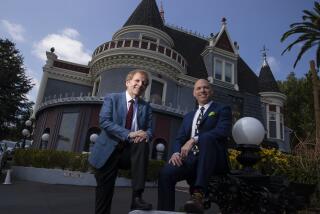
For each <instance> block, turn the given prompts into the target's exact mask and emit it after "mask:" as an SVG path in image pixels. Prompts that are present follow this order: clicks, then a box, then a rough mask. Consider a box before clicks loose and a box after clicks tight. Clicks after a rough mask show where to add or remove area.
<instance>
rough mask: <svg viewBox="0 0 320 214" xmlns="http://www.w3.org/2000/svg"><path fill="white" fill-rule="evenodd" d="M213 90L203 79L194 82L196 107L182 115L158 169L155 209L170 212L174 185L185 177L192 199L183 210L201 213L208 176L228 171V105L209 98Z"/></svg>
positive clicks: (229, 126)
mask: <svg viewBox="0 0 320 214" xmlns="http://www.w3.org/2000/svg"><path fill="white" fill-rule="evenodd" d="M212 95H213V89H212V87H211V85H210V83H209V82H208V81H207V80H205V79H199V80H198V81H196V83H195V85H194V90H193V96H194V97H195V98H196V100H197V103H198V108H197V109H196V110H195V111H192V112H189V113H188V114H186V115H185V117H184V119H183V122H182V125H181V127H180V129H179V131H178V134H177V137H176V140H175V143H174V145H173V154H172V156H171V158H170V160H169V163H168V164H167V165H165V167H164V168H163V169H162V170H161V172H160V176H159V183H158V184H159V189H158V209H159V210H168V211H173V210H174V208H175V185H176V183H177V182H178V181H181V180H186V181H187V182H188V184H189V185H190V193H191V199H190V200H188V201H187V202H186V203H185V205H184V208H185V211H186V212H188V213H189V212H190V213H203V212H204V207H203V200H204V196H205V194H206V193H207V186H208V179H209V177H210V176H211V175H214V174H220V173H226V172H227V171H228V170H229V167H228V159H227V148H226V140H227V138H228V136H229V135H230V132H231V126H232V124H231V123H232V122H231V121H232V120H231V118H232V117H231V108H230V107H228V106H224V105H221V104H218V103H215V102H213V101H211V98H212Z"/></svg>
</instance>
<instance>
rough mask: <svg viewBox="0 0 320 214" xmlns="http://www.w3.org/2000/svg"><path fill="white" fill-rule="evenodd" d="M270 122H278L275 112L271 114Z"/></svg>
mask: <svg viewBox="0 0 320 214" xmlns="http://www.w3.org/2000/svg"><path fill="white" fill-rule="evenodd" d="M269 120H272V121H275V120H276V114H275V113H273V112H269Z"/></svg>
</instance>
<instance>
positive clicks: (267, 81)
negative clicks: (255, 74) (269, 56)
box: [259, 60, 281, 93]
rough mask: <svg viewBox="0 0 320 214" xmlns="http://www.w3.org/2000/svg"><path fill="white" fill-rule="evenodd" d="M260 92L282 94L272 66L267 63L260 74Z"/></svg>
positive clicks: (264, 63) (265, 62)
mask: <svg viewBox="0 0 320 214" xmlns="http://www.w3.org/2000/svg"><path fill="white" fill-rule="evenodd" d="M259 91H260V92H279V93H281V92H280V90H279V87H278V84H277V81H276V80H275V78H274V76H273V74H272V71H271V69H270V66H269V65H268V63H267V61H266V60H265V61H264V62H263V65H262V67H261V69H260V74H259Z"/></svg>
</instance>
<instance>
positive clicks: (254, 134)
mask: <svg viewBox="0 0 320 214" xmlns="http://www.w3.org/2000/svg"><path fill="white" fill-rule="evenodd" d="M264 135H265V129H264V127H263V125H262V124H261V122H260V121H259V120H257V119H256V118H253V117H243V118H241V119H239V120H238V121H237V122H236V123H235V124H234V126H233V128H232V136H233V139H234V140H235V141H236V143H237V145H238V147H237V150H239V151H241V153H240V154H239V155H238V157H237V161H238V162H239V163H240V164H241V165H242V166H243V167H244V168H243V172H244V173H245V174H251V173H255V172H256V171H255V170H254V169H253V168H252V167H253V165H254V164H256V163H257V162H258V161H259V160H260V158H261V157H260V155H259V153H258V152H259V151H260V147H259V144H260V143H261V142H262V140H263V138H264Z"/></svg>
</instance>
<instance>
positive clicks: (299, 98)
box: [278, 72, 315, 139]
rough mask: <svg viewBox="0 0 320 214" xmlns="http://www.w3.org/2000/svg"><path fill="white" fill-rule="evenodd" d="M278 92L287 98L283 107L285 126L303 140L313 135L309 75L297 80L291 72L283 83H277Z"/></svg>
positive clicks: (313, 123)
mask: <svg viewBox="0 0 320 214" xmlns="http://www.w3.org/2000/svg"><path fill="white" fill-rule="evenodd" d="M278 85H279V87H280V91H281V92H282V93H284V94H285V95H286V96H287V101H286V104H285V107H284V117H285V123H286V126H287V127H289V128H290V129H292V130H293V131H294V132H295V133H296V134H297V136H298V137H299V138H301V139H305V138H306V137H307V136H309V135H314V134H315V133H314V132H313V130H315V121H314V111H313V95H312V80H311V73H310V72H309V73H307V74H306V75H305V77H302V78H299V79H298V78H297V77H296V76H295V74H294V73H293V72H291V73H290V74H289V75H288V76H287V79H286V80H285V81H278Z"/></svg>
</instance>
